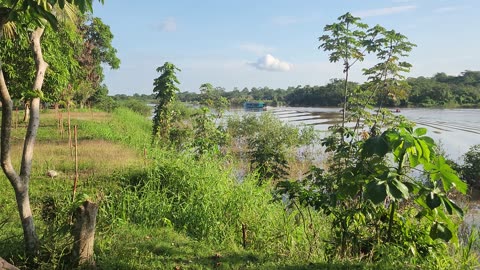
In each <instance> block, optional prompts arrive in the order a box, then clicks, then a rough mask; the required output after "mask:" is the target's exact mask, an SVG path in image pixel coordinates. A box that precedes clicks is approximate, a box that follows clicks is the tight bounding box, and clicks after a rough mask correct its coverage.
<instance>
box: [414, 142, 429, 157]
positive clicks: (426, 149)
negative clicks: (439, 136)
mask: <svg viewBox="0 0 480 270" xmlns="http://www.w3.org/2000/svg"><path fill="white" fill-rule="evenodd" d="M417 141H418V144H419V145H420V147H421V148H422V152H423V158H424V159H425V160H426V161H427V162H429V161H430V148H429V147H428V144H427V143H426V142H425V141H424V140H423V139H419V140H417Z"/></svg>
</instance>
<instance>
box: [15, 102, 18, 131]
mask: <svg viewBox="0 0 480 270" xmlns="http://www.w3.org/2000/svg"><path fill="white" fill-rule="evenodd" d="M17 128H18V106H17V107H16V108H15V129H17Z"/></svg>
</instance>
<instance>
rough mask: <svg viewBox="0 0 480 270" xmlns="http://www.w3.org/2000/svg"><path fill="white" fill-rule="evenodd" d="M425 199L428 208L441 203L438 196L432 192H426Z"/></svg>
mask: <svg viewBox="0 0 480 270" xmlns="http://www.w3.org/2000/svg"><path fill="white" fill-rule="evenodd" d="M425 201H426V203H427V205H428V207H429V208H430V209H435V208H437V207H439V206H440V204H441V200H440V197H439V196H438V195H437V194H436V193H434V192H430V193H429V194H427V196H426V200H425Z"/></svg>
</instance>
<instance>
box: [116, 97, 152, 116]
mask: <svg viewBox="0 0 480 270" xmlns="http://www.w3.org/2000/svg"><path fill="white" fill-rule="evenodd" d="M119 105H120V106H122V107H125V108H128V109H130V110H132V111H134V112H136V113H138V114H141V115H143V116H151V115H152V109H153V108H152V107H150V106H148V105H147V104H145V103H144V102H141V101H139V100H136V99H133V98H129V99H127V100H122V101H119Z"/></svg>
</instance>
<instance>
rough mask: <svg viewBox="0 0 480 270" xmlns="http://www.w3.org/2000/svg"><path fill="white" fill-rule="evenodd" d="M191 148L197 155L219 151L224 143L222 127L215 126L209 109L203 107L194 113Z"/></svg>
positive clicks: (224, 137) (225, 138)
mask: <svg viewBox="0 0 480 270" xmlns="http://www.w3.org/2000/svg"><path fill="white" fill-rule="evenodd" d="M193 129H194V139H193V148H194V151H195V152H196V153H197V154H198V155H199V156H201V155H204V154H206V153H208V152H213V153H219V152H220V148H221V147H222V146H224V145H225V144H226V141H227V134H226V132H225V131H224V130H223V128H222V127H217V126H216V124H215V122H214V119H213V116H211V115H210V111H209V110H208V109H206V108H203V109H202V110H201V111H200V112H199V113H197V114H196V115H194V124H193Z"/></svg>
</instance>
